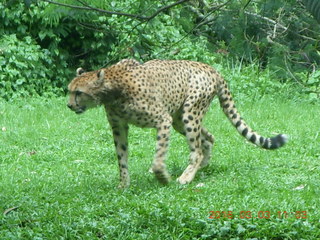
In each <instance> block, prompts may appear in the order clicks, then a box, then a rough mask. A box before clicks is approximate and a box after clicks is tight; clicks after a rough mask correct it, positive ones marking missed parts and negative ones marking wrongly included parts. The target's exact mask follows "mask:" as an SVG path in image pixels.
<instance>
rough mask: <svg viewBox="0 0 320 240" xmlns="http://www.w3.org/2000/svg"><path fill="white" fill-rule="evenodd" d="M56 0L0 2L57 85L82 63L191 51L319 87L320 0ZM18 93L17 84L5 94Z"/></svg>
mask: <svg viewBox="0 0 320 240" xmlns="http://www.w3.org/2000/svg"><path fill="white" fill-rule="evenodd" d="M53 2H54V1H53ZM56 2H57V3H59V4H64V5H66V6H61V5H57V4H53V3H48V2H47V1H46V0H26V1H24V3H23V2H21V1H16V0H5V1H3V2H1V3H0V11H1V14H0V34H1V36H2V38H10V36H12V35H13V34H14V35H15V36H16V38H17V39H18V41H24V39H26V37H29V38H30V39H31V40H32V44H34V45H36V46H39V47H40V49H39V51H41V52H45V54H46V58H48V59H47V61H49V62H51V63H50V64H49V65H48V64H47V65H46V67H47V71H46V74H48V75H49V76H50V81H49V82H47V83H50V84H51V87H52V89H53V88H56V86H58V88H60V87H63V89H64V90H66V86H67V82H68V81H69V80H70V78H72V77H73V75H74V70H75V69H76V68H78V67H80V66H81V67H84V68H85V69H86V70H92V69H96V68H100V67H104V66H108V65H110V64H112V63H115V62H117V61H118V60H120V59H122V58H127V57H134V58H136V59H138V60H140V61H142V62H144V61H147V60H149V59H152V58H162V59H168V58H170V59H191V60H196V61H202V62H206V63H208V64H211V65H214V66H215V67H217V68H219V69H221V66H226V65H228V64H231V65H233V64H235V65H236V66H238V65H241V66H242V67H245V66H249V65H251V64H256V65H258V67H259V71H263V70H266V71H267V74H270V75H271V76H273V78H274V79H275V81H278V83H280V84H282V85H283V84H284V83H286V84H287V83H289V85H288V86H289V87H291V86H294V89H293V91H296V89H297V88H296V87H295V85H297V86H298V89H299V91H300V92H305V93H308V94H309V93H312V94H313V96H315V95H316V96H317V95H318V94H319V82H318V81H317V80H316V79H314V78H313V79H309V77H311V78H312V76H315V75H317V67H318V65H319V63H320V54H319V52H320V49H319V39H320V36H319V32H320V26H319V24H317V23H316V20H315V19H314V18H313V17H311V16H310V15H309V14H308V11H309V12H311V13H312V14H313V16H314V17H315V18H316V19H317V13H318V12H319V11H318V4H317V1H316V0H315V1H312V0H301V1H298V2H297V1H296V0H290V1H285V2H283V1H277V0H267V1H261V0H259V1H251V0H249V1H248V0H244V1H227V0H226V1H222V0H219V1H203V0H200V1H186V2H184V3H183V4H179V5H177V6H174V7H172V8H168V9H164V10H163V11H160V14H158V15H156V16H155V17H153V18H150V19H148V16H152V15H153V14H154V13H156V12H158V11H159V9H160V10H161V9H162V8H163V6H164V1H160V0H157V1H153V0H126V1H113V0H107V1H100V0H93V1H90V3H89V2H88V3H87V2H85V1H78V0H58V1H56ZM175 2H176V1H173V0H172V1H167V2H166V4H168V5H170V4H172V3H175ZM303 3H304V4H303ZM79 8H86V9H79ZM106 11H107V12H106ZM110 12H114V13H125V14H127V16H124V15H121V14H120V15H119V14H110ZM134 16H139V17H134ZM3 41H4V40H3ZM249 68H250V66H249ZM253 68H255V67H253ZM16 70H17V71H20V70H19V69H16ZM235 71H237V70H235ZM35 74H36V73H35ZM8 81H9V80H8ZM10 81H11V80H10ZM256 81H262V82H263V81H264V80H263V79H262V80H261V79H257V80H256ZM306 82H307V83H308V84H306ZM310 82H312V84H311V85H310V84H309V83H310ZM248 84H249V82H246V85H248ZM13 85H14V84H13ZM256 85H259V86H262V87H263V86H269V87H270V85H271V87H272V86H275V88H274V89H273V88H266V89H262V90H261V92H270V91H277V90H278V84H273V83H271V84H263V83H257V84H256ZM47 89H50V87H48V88H47ZM43 90H44V91H45V89H43ZM37 91H38V90H37ZM48 91H50V90H48ZM56 92H61V90H60V89H58V91H56ZM39 93H41V94H43V91H42V92H39ZM314 94H315V95H314ZM17 95H19V94H17ZM22 95H24V94H22ZM2 96H4V95H3V94H2ZM10 96H12V92H11V93H8V94H7V96H5V97H6V98H10Z"/></svg>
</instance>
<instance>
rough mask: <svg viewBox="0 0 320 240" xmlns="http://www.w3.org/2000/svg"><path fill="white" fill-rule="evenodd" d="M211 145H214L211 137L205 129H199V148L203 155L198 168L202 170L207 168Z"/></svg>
mask: <svg viewBox="0 0 320 240" xmlns="http://www.w3.org/2000/svg"><path fill="white" fill-rule="evenodd" d="M213 144H214V137H213V135H212V134H211V133H209V132H208V130H207V129H205V128H202V129H201V148H202V153H203V160H202V162H201V164H200V168H204V167H206V166H208V164H209V161H210V158H211V153H212V147H213Z"/></svg>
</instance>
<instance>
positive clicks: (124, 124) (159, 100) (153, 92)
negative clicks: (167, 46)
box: [67, 59, 287, 188]
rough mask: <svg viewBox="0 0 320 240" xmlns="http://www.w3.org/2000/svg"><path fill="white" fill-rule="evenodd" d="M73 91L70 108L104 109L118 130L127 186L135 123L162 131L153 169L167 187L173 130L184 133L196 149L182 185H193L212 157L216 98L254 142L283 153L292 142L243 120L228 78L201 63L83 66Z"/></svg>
mask: <svg viewBox="0 0 320 240" xmlns="http://www.w3.org/2000/svg"><path fill="white" fill-rule="evenodd" d="M68 89H69V95H70V96H69V102H68V104H67V106H68V107H69V108H70V109H71V110H72V111H74V112H75V113H77V114H80V113H83V112H85V111H86V110H87V109H89V108H92V107H95V106H98V105H103V106H104V108H105V110H106V114H107V119H108V122H109V124H110V127H111V128H112V133H113V138H114V145H115V149H116V153H117V158H118V164H119V171H120V185H119V187H121V188H124V187H128V186H129V184H130V177H129V171H128V130H129V124H133V125H136V126H138V127H142V128H144V127H151V128H156V130H157V140H156V154H155V157H154V161H153V163H152V167H151V169H152V171H153V173H154V174H155V176H156V178H157V179H158V180H159V181H160V182H161V183H164V184H165V183H168V182H169V181H170V175H169V173H168V171H167V169H166V165H165V158H166V154H167V151H168V146H169V137H170V129H171V127H173V128H174V129H175V130H176V131H177V132H179V133H181V134H182V135H184V136H185V137H186V140H187V143H188V145H189V149H190V157H189V165H188V166H187V168H186V169H185V170H184V172H183V173H182V175H181V176H180V177H179V178H178V179H177V181H178V182H179V183H180V184H187V183H190V182H191V181H192V180H193V179H194V177H195V174H196V173H197V171H198V170H199V169H200V168H203V167H205V166H206V165H207V164H208V162H209V159H210V157H211V150H212V147H213V144H214V137H213V135H212V134H210V133H209V132H208V131H207V130H206V128H204V127H203V126H202V120H203V117H204V116H205V114H206V112H207V111H208V108H209V106H210V103H211V101H212V100H213V98H214V97H215V95H217V96H218V99H219V102H220V106H221V107H222V109H223V112H224V113H225V115H226V116H227V117H228V119H229V120H230V122H231V123H232V125H233V126H234V127H235V128H236V129H237V131H238V132H239V133H240V134H241V135H242V136H243V137H245V138H246V139H247V140H248V141H250V142H251V143H253V144H255V145H257V146H259V147H261V148H264V149H277V148H279V147H282V146H283V145H284V144H285V143H286V142H287V136H286V135H285V134H279V135H277V136H274V137H271V138H266V137H262V136H260V135H259V134H258V133H256V132H254V131H253V130H252V129H251V128H250V127H249V126H248V125H247V124H246V123H245V122H244V120H243V119H242V118H241V117H240V114H239V112H238V110H237V109H236V107H235V103H234V101H233V99H232V96H231V93H230V91H229V88H228V86H227V83H226V82H225V80H224V79H223V78H222V76H221V75H220V74H219V73H218V72H217V71H216V70H215V69H214V68H212V67H211V66H209V65H207V64H204V63H200V62H195V61H189V60H151V61H148V62H146V63H144V64H140V63H139V62H138V61H136V60H133V59H124V60H122V61H120V62H118V63H117V64H114V65H112V66H110V67H108V68H102V69H100V70H97V71H91V72H85V71H84V70H83V69H82V68H78V69H77V76H76V77H75V78H74V79H73V80H72V81H71V82H70V84H69V86H68Z"/></svg>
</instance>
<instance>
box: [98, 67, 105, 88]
mask: <svg viewBox="0 0 320 240" xmlns="http://www.w3.org/2000/svg"><path fill="white" fill-rule="evenodd" d="M97 77H98V80H97V83H98V84H99V85H100V84H102V83H103V82H104V70H103V69H101V70H99V71H98V73H97Z"/></svg>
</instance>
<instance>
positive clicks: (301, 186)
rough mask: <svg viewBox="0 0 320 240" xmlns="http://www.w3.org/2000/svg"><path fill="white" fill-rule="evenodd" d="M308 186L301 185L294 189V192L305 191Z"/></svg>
mask: <svg viewBox="0 0 320 240" xmlns="http://www.w3.org/2000/svg"><path fill="white" fill-rule="evenodd" d="M306 186H307V185H306V184H301V185H299V186H297V187H295V188H293V189H292V190H294V191H300V190H303V189H304V188H305V187H306Z"/></svg>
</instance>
